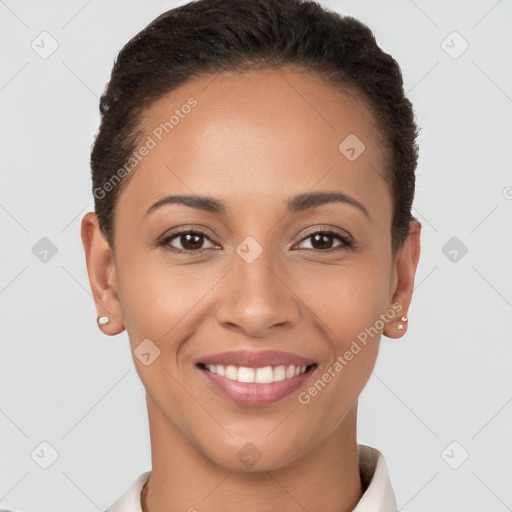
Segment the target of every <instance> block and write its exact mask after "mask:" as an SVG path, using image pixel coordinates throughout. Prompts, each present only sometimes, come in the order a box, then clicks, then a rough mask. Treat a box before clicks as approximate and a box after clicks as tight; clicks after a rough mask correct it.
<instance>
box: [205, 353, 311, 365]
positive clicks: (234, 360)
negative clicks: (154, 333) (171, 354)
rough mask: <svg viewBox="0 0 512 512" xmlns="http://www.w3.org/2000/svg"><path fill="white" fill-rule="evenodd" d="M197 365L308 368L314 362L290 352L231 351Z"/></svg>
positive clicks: (209, 357)
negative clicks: (290, 366) (291, 366)
mask: <svg viewBox="0 0 512 512" xmlns="http://www.w3.org/2000/svg"><path fill="white" fill-rule="evenodd" d="M197 364H203V365H216V364H218V365H222V366H229V365H233V366H238V367H240V366H243V367H246V368H263V367H265V366H281V365H284V366H289V365H293V366H310V365H312V364H315V363H314V361H311V360H310V359H306V358H304V357H301V356H298V355H296V354H292V353H290V352H281V351H279V350H265V351H260V352H257V351H251V350H232V351H229V352H221V353H219V354H212V355H210V356H206V357H204V358H202V359H200V360H198V361H197Z"/></svg>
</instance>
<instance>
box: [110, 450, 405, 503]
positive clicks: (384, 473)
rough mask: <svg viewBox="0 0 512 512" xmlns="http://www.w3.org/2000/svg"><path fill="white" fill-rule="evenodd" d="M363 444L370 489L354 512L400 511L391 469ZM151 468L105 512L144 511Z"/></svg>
mask: <svg viewBox="0 0 512 512" xmlns="http://www.w3.org/2000/svg"><path fill="white" fill-rule="evenodd" d="M358 447H359V474H360V475H361V482H362V485H363V489H366V490H365V492H364V494H363V496H362V497H361V499H360V500H359V502H358V504H357V506H356V508H355V509H354V510H353V512H377V511H378V512H397V506H396V499H395V493H394V492H393V488H392V487H391V482H390V480H389V475H388V468H387V465H386V461H385V459H384V456H383V455H382V453H380V452H379V450H377V449H375V448H372V447H371V446H366V445H364V444H360V445H358ZM150 474H151V471H147V472H146V473H142V475H140V476H139V477H137V479H136V480H135V481H134V482H133V483H132V485H131V486H130V487H129V488H128V490H127V491H126V492H125V493H124V494H123V495H122V496H121V497H120V498H119V499H118V500H117V501H116V502H115V503H113V504H112V505H111V506H110V507H109V508H108V509H107V510H106V511H105V512H142V506H141V502H140V494H141V491H142V488H143V487H144V485H145V483H146V482H147V481H148V480H149V475H150Z"/></svg>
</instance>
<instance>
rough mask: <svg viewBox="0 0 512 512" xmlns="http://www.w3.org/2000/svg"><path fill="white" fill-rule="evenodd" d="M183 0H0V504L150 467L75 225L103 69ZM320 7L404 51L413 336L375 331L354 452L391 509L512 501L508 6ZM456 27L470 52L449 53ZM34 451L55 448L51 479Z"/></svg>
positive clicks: (118, 343)
mask: <svg viewBox="0 0 512 512" xmlns="http://www.w3.org/2000/svg"><path fill="white" fill-rule="evenodd" d="M181 3H184V2H171V1H156V0H155V1H150V2H149V1H146V2H143V1H141V0H139V1H113V0H90V1H84V0H72V1H70V0H67V1H60V2H57V1H31V2H29V1H16V0H0V48H1V50H0V51H1V54H0V109H1V117H0V130H1V132H0V140H1V153H0V154H1V160H0V169H1V183H0V194H1V195H0V230H1V233H0V234H1V266H0V268H1V274H0V311H1V346H0V348H1V352H0V433H1V435H0V505H1V506H3V507H5V508H12V509H14V510H19V511H22V512H24V511H27V512H28V511H41V512H50V511H52V512H55V511H68V510H73V511H75V512H86V511H95V510H104V509H105V508H106V507H107V506H108V505H110V504H111V502H113V501H114V500H115V499H117V498H118V497H119V496H120V495H121V494H122V493H123V492H124V491H125V489H126V488H127V487H128V486H129V485H130V484H131V482H132V481H133V480H134V479H135V478H136V477H137V476H138V475H139V474H140V473H142V472H143V471H146V470H148V469H150V467H151V466H150V465H151V460H150V444H149V431H148V425H147V412H146V408H145V401H144V392H143V387H142V385H141V384H140V381H139V379H138V376H137V374H136V372H135V369H134V365H133V362H132V359H131V355H130V350H129V345H128V338H127V336H126V333H123V334H121V335H119V336H117V337H113V338H110V337H107V336H104V335H103V334H102V333H101V332H100V331H99V330H98V328H97V327H96V323H95V318H96V312H95V309H94V304H93V300H92V298H91V295H90V289H89V283H88V278H87V274H86V267H85V260H84V256H83V249H82V244H81V240H80V236H79V227H80V219H81V218H82V216H83V214H84V213H85V212H86V211H90V210H92V209H93V207H92V205H93V202H92V194H91V193H90V178H89V151H90V145H91V143H92V140H93V135H94V133H95V131H96V129H97V126H98V122H99V115H98V97H99V95H100V94H101V92H102V90H103V88H104V86H105V84H106V82H107V80H108V77H109V74H110V70H111V66H112V63H113V59H114V57H115V55H116V54H117V52H118V51H119V50H120V49H121V47H122V46H123V45H124V44H125V43H126V42H127V41H128V39H129V38H130V37H132V36H133V35H134V34H135V33H136V32H138V31H139V30H140V29H142V28H143V27H144V26H145V25H146V24H147V23H149V22H150V21H151V20H152V19H153V18H154V17H156V16H157V15H158V14H160V13H161V12H163V11H164V10H167V9H169V8H172V7H174V6H176V5H178V4H181ZM323 3H324V4H325V5H326V6H328V7H330V8H334V9H336V10H338V11H339V12H342V13H347V14H352V15H354V16H356V17H358V18H360V19H361V20H362V21H364V22H366V23H367V24H368V25H369V26H370V27H371V28H372V29H373V30H374V32H375V34H376V37H377V40H378V42H379V44H380V45H381V46H382V47H383V48H384V49H385V50H386V51H388V52H390V53H391V54H392V55H393V56H394V57H395V58H396V59H397V60H398V62H399V63H400V64H401V67H402V70H403V73H404V79H405V85H406V90H407V91H408V94H409V97H410V99H411V101H412V102H413V104H414V106H415V111H416V113H417V118H418V122H419V124H420V125H421V127H422V132H421V135H420V139H419V143H420V146H421V154H420V162H419V168H418V173H417V194H416V201H415V210H414V211H415V214H416V215H417V216H418V218H419V219H420V220H421V221H422V224H423V238H422V255H421V260H420V264H419V269H418V273H417V281H416V290H415V296H414V298H413V303H412V307H411V310H410V315H409V318H410V322H409V324H410V325H409V330H408V332H407V334H406V336H405V337H404V338H402V339H401V340H390V339H388V338H384V337H383V338H382V344H381V351H380V358H379V360H378V363H377V366H376V368H375V372H374V375H373V377H372V378H371V380H370V382H369V384H368V386H367V387H366V388H365V390H364V391H363V394H362V396H361V400H360V413H359V442H360V443H365V444H369V445H371V446H375V447H377V448H378V449H380V450H381V451H382V452H383V453H384V455H385V457H386V459H387V463H388V467H389V472H390V477H391V480H392V483H393V486H394V489H395V492H396V496H397V501H398V506H399V508H400V510H403V511H406V512H431V511H434V510H435V511H437V512H443V511H450V512H451V511H465V512H482V511H485V512H493V511H496V512H501V511H506V510H512V485H511V483H512V441H511V436H510V432H511V424H512V403H511V402H512V349H511V343H510V341H511V335H510V332H511V330H512V315H511V313H512V272H511V270H510V265H511V262H512V236H511V235H512V229H511V225H512V222H511V221H512V172H511V161H512V156H511V155H512V152H511V142H512V137H511V135H512V71H511V57H510V56H511V55H512V36H511V23H512V4H511V2H510V1H506V0H501V1H496V0H481V1H426V0H415V1H412V0H399V1H393V2H391V1H386V2H383V1H369V0H357V1H327V2H323ZM43 31H47V32H49V33H50V34H51V36H52V37H53V38H54V39H55V40H56V41H57V42H58V45H59V46H58V49H57V50H56V51H55V52H54V53H53V54H52V55H51V56H49V57H48V58H47V59H43V58H41V57H40V56H39V54H38V53H36V51H34V50H33V49H32V47H31V43H32V41H34V40H35V44H36V43H37V44H39V47H42V46H43V45H44V48H46V50H48V49H49V48H51V46H50V43H51V41H50V40H49V39H46V40H45V41H44V42H43V43H41V37H48V36H39V34H40V33H41V32H43ZM453 31H457V32H458V33H459V34H460V36H462V38H463V39H464V40H465V41H467V43H468V44H469V47H468V49H467V50H466V51H465V52H464V53H462V54H461V55H459V56H458V57H457V58H453V57H454V56H455V55H457V54H458V53H459V52H460V50H461V49H463V44H464V42H463V40H462V39H460V38H458V36H456V35H455V36H453V35H452V36H450V37H448V39H447V36H449V35H450V34H451V33H452V32H453ZM443 41H445V43H442V42H443ZM445 50H447V51H448V52H451V54H452V56H450V55H449V54H448V53H447V51H445ZM40 51H42V48H40ZM42 237H47V238H49V239H50V240H51V241H52V242H53V244H55V246H56V248H57V253H56V254H55V255H54V256H53V257H50V255H51V253H50V255H49V256H48V261H47V262H46V263H45V262H42V261H40V259H38V258H37V257H36V256H35V255H34V254H33V252H32V248H33V246H34V245H35V244H36V243H37V242H38V241H39V240H40V239H41V238H42ZM452 237H457V238H458V239H459V240H460V242H461V243H463V244H464V245H465V246H466V247H467V249H468V252H467V254H465V255H463V256H462V252H461V251H460V248H459V249H458V252H457V260H456V261H452V260H453V258H454V256H455V253H453V252H452V254H451V255H450V254H448V256H449V257H448V256H446V255H445V254H444V253H443V250H442V248H443V247H444V246H445V244H446V243H447V242H448V241H449V240H450V239H451V238H452ZM457 243H458V244H459V245H460V243H459V242H457ZM451 250H452V248H448V250H445V252H447V253H449V251H451ZM43 441H46V442H48V443H49V444H50V445H51V446H52V447H53V449H55V450H56V452H58V458H57V460H56V461H55V462H54V463H53V464H52V465H51V466H50V467H49V468H48V469H42V468H41V467H40V466H39V465H38V463H44V462H45V458H46V462H47V463H48V462H50V457H51V449H50V448H48V447H46V448H45V446H44V445H43V447H42V448H41V446H40V445H41V443H42V442H43ZM454 441H455V442H456V444H451V443H452V442H454ZM447 447H448V448H447ZM41 449H42V450H43V452H41ZM34 450H36V453H39V457H37V456H36V455H34V459H33V458H32V457H31V453H33V452H34ZM466 452H467V453H468V454H469V457H468V458H467V460H465V461H464V462H463V463H462V464H461V462H462V461H463V460H464V457H465V453H466ZM42 453H44V456H43V455H42ZM36 461H37V462H38V463H36ZM450 465H451V466H454V467H456V466H458V469H453V468H452V467H450Z"/></svg>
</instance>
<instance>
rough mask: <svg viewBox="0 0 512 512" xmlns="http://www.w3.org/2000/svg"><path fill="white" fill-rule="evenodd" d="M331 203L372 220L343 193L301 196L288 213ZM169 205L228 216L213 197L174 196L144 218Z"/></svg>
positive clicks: (156, 204)
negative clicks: (352, 207) (343, 205)
mask: <svg viewBox="0 0 512 512" xmlns="http://www.w3.org/2000/svg"><path fill="white" fill-rule="evenodd" d="M330 203H342V204H348V205H350V206H354V207H355V208H357V209H358V210H359V211H361V212H362V213H363V214H364V215H365V216H366V217H367V218H368V219H370V215H369V214H368V210H367V209H366V208H365V207H364V206H363V205H362V204H361V203H360V202H359V201H357V200H356V199H354V198H353V197H350V196H348V195H347V194H343V193H342V192H312V193H307V194H300V195H298V196H295V197H292V198H290V199H289V200H288V211H289V212H292V213H294V212H302V211H305V210H309V209H311V208H317V207H318V206H322V205H324V204H330ZM167 204H182V205H184V206H189V207H190V208H196V209H198V210H203V211H206V212H209V213H215V214H218V215H222V216H226V215H227V209H226V207H225V206H224V204H223V203H222V202H221V201H219V200H218V199H215V198H213V197H206V196H189V195H172V196H167V197H164V198H163V199H160V200H159V201H157V202H156V203H155V204H153V205H152V206H150V207H149V208H148V210H147V211H146V213H145V214H144V216H146V215H148V214H150V213H151V212H153V211H155V210H156V209H158V208H160V207H162V206H164V205H167Z"/></svg>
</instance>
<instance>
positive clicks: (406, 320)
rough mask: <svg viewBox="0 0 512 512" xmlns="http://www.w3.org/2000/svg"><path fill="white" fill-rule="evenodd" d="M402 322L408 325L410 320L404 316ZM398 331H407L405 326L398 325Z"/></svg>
mask: <svg viewBox="0 0 512 512" xmlns="http://www.w3.org/2000/svg"><path fill="white" fill-rule="evenodd" d="M400 320H401V321H402V322H405V323H407V322H408V321H409V319H408V318H407V317H406V316H403V317H402V318H400ZM397 329H400V330H403V329H405V326H404V324H398V327H397Z"/></svg>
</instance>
